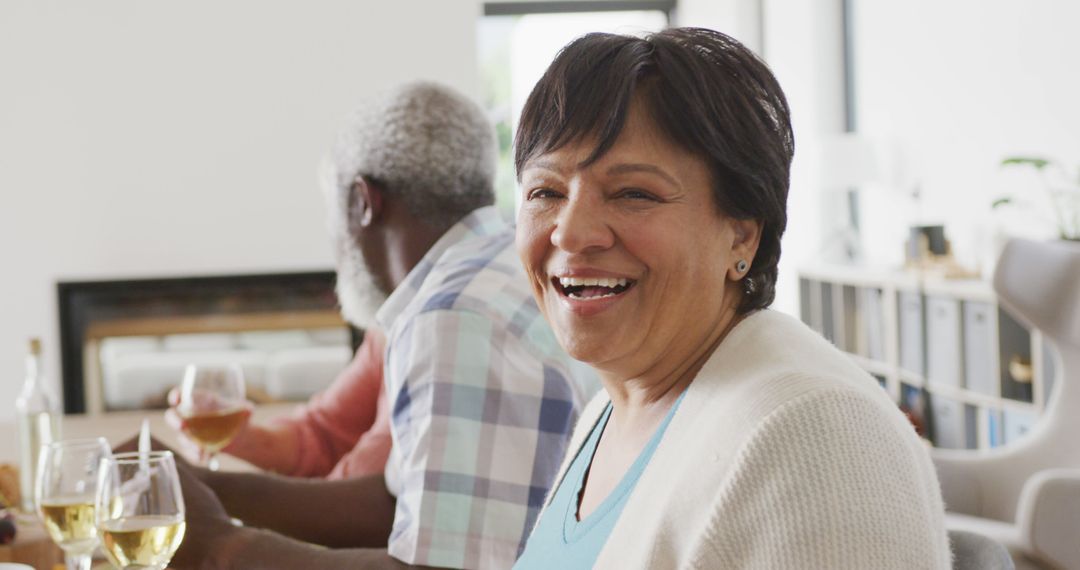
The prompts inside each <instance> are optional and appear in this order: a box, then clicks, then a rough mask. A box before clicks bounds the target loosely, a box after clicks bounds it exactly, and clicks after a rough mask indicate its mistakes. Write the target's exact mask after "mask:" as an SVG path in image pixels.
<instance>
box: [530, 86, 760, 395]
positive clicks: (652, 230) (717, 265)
mask: <svg viewBox="0 0 1080 570" xmlns="http://www.w3.org/2000/svg"><path fill="white" fill-rule="evenodd" d="M594 148H595V141H592V140H584V141H578V142H577V143H574V144H569V145H567V146H565V147H563V148H560V149H558V150H556V151H553V152H550V153H547V154H544V155H541V156H538V157H536V158H534V159H532V160H530V161H529V162H528V163H526V164H525V167H524V168H523V169H522V172H521V189H522V190H521V191H522V192H523V204H522V207H521V210H520V213H519V216H518V226H517V248H518V253H519V254H520V256H521V259H522V262H523V263H524V266H525V269H526V272H527V273H528V275H529V278H530V280H531V283H532V286H533V292H534V294H535V295H536V298H537V300H538V302H539V304H540V307H541V310H542V311H543V312H544V315H545V316H546V318H547V320H548V322H549V323H551V326H552V328H553V329H554V331H555V334H556V335H557V336H558V337H559V341H560V342H561V343H562V345H563V347H564V348H566V350H567V352H569V353H570V355H571V356H573V357H574V358H576V359H578V360H581V361H584V362H587V363H590V364H592V365H594V366H596V367H597V368H599V369H601V370H607V371H610V372H613V373H615V374H616V375H623V376H626V377H637V376H640V375H644V374H648V373H649V372H650V371H657V372H661V373H662V372H663V371H662V370H656V369H657V368H658V367H660V368H662V367H663V365H662V362H664V361H666V360H672V361H673V362H676V363H678V362H679V361H680V360H681V359H683V358H684V357H688V356H689V355H692V354H693V353H694V351H695V350H697V349H699V348H700V347H701V345H702V343H707V342H708V341H709V339H710V338H712V337H711V336H710V335H711V334H712V333H713V332H714V331H715V330H717V327H718V326H723V323H724V322H726V321H730V320H731V319H732V318H734V315H735V307H737V306H738V302H739V300H740V288H739V285H738V283H737V279H739V278H741V277H742V275H741V274H738V273H736V270H735V265H736V263H737V262H738V260H739V259H745V260H746V261H747V263H750V262H751V261H752V260H753V253H754V251H755V250H756V248H757V243H758V236H759V234H760V231H759V227H758V225H757V224H756V223H755V222H753V221H738V220H734V219H732V218H729V217H727V216H724V215H722V214H721V213H720V212H718V211H717V207H716V205H715V203H714V200H713V197H712V189H711V188H712V187H711V184H712V176H711V174H710V172H709V168H708V167H707V165H706V164H705V162H704V161H703V160H702V159H700V158H698V157H696V156H693V155H691V154H690V153H688V152H687V151H685V150H684V149H682V148H681V147H678V146H676V145H674V144H673V143H671V142H668V140H667V139H666V137H664V135H663V134H662V133H661V132H660V131H659V130H658V129H657V128H656V127H655V126H654V125H653V124H652V122H651V120H649V119H648V116H647V114H646V113H644V112H643V110H642V109H641V108H640V105H638V104H634V105H632V106H631V108H630V113H629V116H628V117H627V121H626V125H625V126H624V128H623V130H622V132H621V134H620V135H619V138H618V139H617V140H616V142H615V144H614V145H613V146H612V147H611V149H610V150H609V151H607V152H606V153H605V154H604V155H603V156H602V157H601V158H600V159H599V160H597V161H595V162H593V163H591V164H589V165H588V166H584V167H583V166H581V163H582V162H583V161H585V159H586V158H587V157H588V156H589V155H590V154H591V152H592V151H593V149H594ZM725 319H726V321H725ZM676 365H677V364H676Z"/></svg>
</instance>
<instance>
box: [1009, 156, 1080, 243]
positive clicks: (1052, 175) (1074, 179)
mask: <svg viewBox="0 0 1080 570" xmlns="http://www.w3.org/2000/svg"><path fill="white" fill-rule="evenodd" d="M1001 166H1002V167H1006V166H1024V167H1030V168H1034V169H1035V170H1036V171H1038V173H1039V177H1040V178H1041V179H1042V186H1043V189H1044V190H1045V191H1046V194H1047V196H1048V198H1049V199H1050V207H1051V208H1052V209H1053V211H1054V217H1055V221H1056V223H1057V230H1058V237H1060V238H1061V239H1064V240H1070V241H1080V168H1078V169H1077V170H1076V171H1075V172H1071V173H1070V172H1069V171H1068V170H1067V169H1066V168H1065V167H1063V166H1062V165H1061V164H1059V163H1057V162H1056V161H1053V160H1050V159H1047V158H1041V157H1031V156H1013V157H1009V158H1006V159H1005V160H1002V161H1001ZM1015 202H1016V200H1015V199H1014V198H1013V197H1012V196H1003V197H1001V198H998V199H997V200H994V203H993V207H994V208H998V207H1001V206H1004V205H1007V204H1013V203H1015Z"/></svg>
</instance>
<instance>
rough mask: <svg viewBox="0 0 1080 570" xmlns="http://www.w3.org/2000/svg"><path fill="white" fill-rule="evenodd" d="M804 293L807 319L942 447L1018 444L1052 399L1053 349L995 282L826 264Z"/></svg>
mask: <svg viewBox="0 0 1080 570" xmlns="http://www.w3.org/2000/svg"><path fill="white" fill-rule="evenodd" d="M799 295H800V315H801V318H802V320H803V321H804V322H805V323H807V324H808V325H809V326H810V327H811V328H813V329H814V330H816V331H818V332H819V333H821V334H822V335H823V336H824V337H825V338H826V339H828V340H829V341H831V342H832V343H833V344H834V345H836V347H837V348H839V349H840V350H843V351H844V352H846V353H848V354H850V355H851V357H852V358H853V359H854V360H855V362H856V363H858V364H859V366H861V367H862V368H863V369H865V370H866V371H867V372H869V373H870V374H871V375H873V376H874V377H875V378H877V380H878V382H880V383H881V385H882V387H883V388H884V389H885V390H886V391H887V392H888V393H889V395H890V396H891V397H892V399H893V401H895V402H897V404H898V405H900V406H901V408H902V409H904V410H905V412H907V413H908V414H909V415H910V417H911V418H912V420H913V423H915V424H916V427H917V429H920V432H921V433H923V434H924V435H925V436H926V437H927V438H928V439H930V440H931V441H932V442H933V443H934V445H936V446H938V447H944V448H954V449H989V448H992V447H997V446H999V445H1002V444H1004V443H1008V442H1011V441H1014V440H1016V439H1018V438H1020V437H1023V435H1024V434H1025V433H1027V432H1028V430H1030V429H1031V427H1032V426H1033V425H1034V424H1035V423H1036V422H1037V421H1038V417H1039V415H1040V414H1041V413H1042V411H1043V409H1044V408H1045V406H1046V398H1047V396H1048V395H1049V394H1050V392H1051V388H1052V386H1050V379H1052V378H1053V371H1052V370H1050V369H1049V368H1050V366H1051V365H1052V362H1053V359H1051V358H1048V357H1047V356H1046V355H1047V351H1048V350H1050V347H1049V346H1044V342H1043V339H1042V337H1041V335H1040V334H1039V332H1038V331H1029V330H1027V329H1025V328H1024V327H1023V326H1021V325H1020V324H1019V323H1018V322H1017V321H1016V320H1015V319H1014V318H1013V317H1012V316H1010V315H1009V313H1008V312H1007V311H1006V310H1005V309H1004V308H1003V307H1001V306H1000V305H998V303H997V300H996V298H995V296H994V292H993V290H992V289H991V287H990V285H989V284H988V283H986V282H983V281H977V280H946V279H941V278H935V277H927V276H920V275H918V274H916V273H911V272H899V271H888V270H876V269H872V268H863V267H854V266H832V267H826V266H823V267H817V268H808V269H804V270H802V271H800V272H799Z"/></svg>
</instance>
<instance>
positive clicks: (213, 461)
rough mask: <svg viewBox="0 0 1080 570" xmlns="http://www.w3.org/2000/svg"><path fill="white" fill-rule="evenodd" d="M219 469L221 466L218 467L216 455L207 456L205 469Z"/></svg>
mask: <svg viewBox="0 0 1080 570" xmlns="http://www.w3.org/2000/svg"><path fill="white" fill-rule="evenodd" d="M219 467H221V466H220V465H218V460H217V454H216V453H209V454H207V458H206V468H207V469H209V470H211V471H217V470H218V468H219Z"/></svg>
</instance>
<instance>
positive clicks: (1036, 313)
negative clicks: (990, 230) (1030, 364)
mask: <svg viewBox="0 0 1080 570" xmlns="http://www.w3.org/2000/svg"><path fill="white" fill-rule="evenodd" d="M994 289H995V290H996V291H997V294H998V297H999V299H1000V301H1001V303H1002V304H1003V305H1005V306H1006V307H1007V308H1008V309H1010V310H1011V312H1012V313H1013V315H1014V316H1016V317H1017V318H1018V319H1020V320H1021V321H1022V322H1023V323H1024V324H1025V325H1027V326H1030V327H1033V328H1037V329H1039V330H1040V331H1042V333H1043V335H1044V337H1045V338H1046V339H1047V340H1049V341H1050V342H1052V344H1053V345H1054V346H1055V347H1056V348H1057V349H1058V354H1059V357H1060V362H1059V363H1058V366H1056V367H1055V369H1056V370H1057V374H1058V378H1057V381H1056V382H1054V384H1055V393H1054V394H1052V395H1051V396H1050V399H1049V403H1048V405H1047V408H1046V410H1045V412H1044V414H1043V416H1042V418H1041V419H1040V421H1039V423H1038V424H1037V425H1036V426H1035V428H1034V429H1033V430H1032V431H1031V433H1029V434H1028V435H1027V437H1026V438H1025V439H1023V440H1021V441H1019V442H1017V443H1016V444H1013V445H1006V446H1004V447H1001V448H997V449H994V450H991V451H988V452H981V453H977V452H971V451H962V450H945V449H935V450H934V463H935V465H936V467H937V470H938V477H939V479H940V480H941V486H942V493H943V495H944V498H945V506H946V509H947V510H948V511H949V517H948V524H949V526H950V528H952V529H957V530H967V531H972V532H976V533H979V534H983V535H986V536H989V537H991V538H993V539H995V540H997V541H998V542H1000V543H1002V544H1004V545H1005V546H1006V547H1008V548H1009V550H1010V551H1011V552H1012V554H1013V556H1014V557H1015V558H1017V567H1018V568H1024V567H1028V568H1031V567H1034V568H1064V569H1080V243H1077V242H1064V241H1059V242H1034V241H1027V240H1013V241H1010V242H1009V243H1008V244H1007V245H1006V247H1005V250H1004V251H1003V252H1002V255H1001V259H1000V260H999V262H998V266H997V271H996V272H995V274H994Z"/></svg>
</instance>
